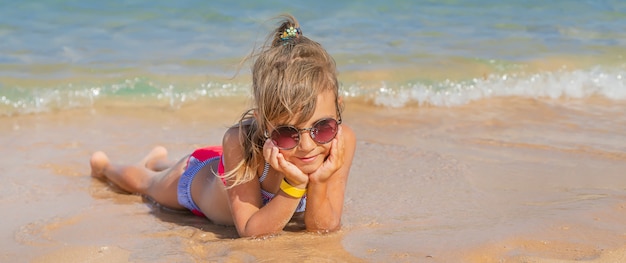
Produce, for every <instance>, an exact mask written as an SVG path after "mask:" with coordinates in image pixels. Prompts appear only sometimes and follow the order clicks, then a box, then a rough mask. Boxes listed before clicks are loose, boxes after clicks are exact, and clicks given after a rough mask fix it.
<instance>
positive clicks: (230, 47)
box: [0, 0, 626, 115]
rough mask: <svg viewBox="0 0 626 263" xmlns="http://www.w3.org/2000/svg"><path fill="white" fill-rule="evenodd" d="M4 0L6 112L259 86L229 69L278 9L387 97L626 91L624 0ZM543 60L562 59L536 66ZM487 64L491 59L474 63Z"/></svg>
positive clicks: (415, 100)
mask: <svg viewBox="0 0 626 263" xmlns="http://www.w3.org/2000/svg"><path fill="white" fill-rule="evenodd" d="M0 6H2V8H1V9H0V38H1V39H2V41H1V43H0V114H2V115H14V114H24V113H37V112H46V111H49V110H59V109H61V110H62V109H67V108H75V107H91V106H92V105H93V103H94V102H97V101H98V100H104V99H117V98H123V99H134V98H143V99H146V98H148V99H150V98H153V99H158V100H163V99H166V100H169V101H171V105H172V107H179V106H180V105H181V104H183V105H184V103H185V102H186V101H189V100H195V99H201V98H204V97H219V96H245V95H246V94H247V87H248V83H247V82H246V81H245V80H243V81H241V80H238V81H229V80H228V79H227V78H228V77H230V76H233V75H234V74H235V72H236V66H237V64H238V62H239V61H240V59H241V58H243V57H244V56H245V55H246V54H248V53H249V52H250V51H251V49H252V48H253V47H254V45H255V43H259V42H261V41H263V40H264V37H265V34H266V32H269V31H270V29H271V28H272V27H273V26H274V25H275V23H274V21H272V20H270V18H272V17H274V16H276V15H278V14H280V13H284V12H289V13H292V14H294V15H295V16H296V17H297V18H299V20H300V21H301V24H302V29H303V31H304V33H305V34H306V35H307V36H309V37H311V38H313V39H315V40H317V41H318V42H320V43H322V44H323V45H324V46H325V47H326V48H327V49H328V51H329V52H330V53H331V54H332V55H333V56H335V58H336V59H337V62H338V65H339V70H340V72H342V73H348V74H345V75H346V76H348V77H346V78H345V79H342V83H343V86H342V89H343V90H344V94H345V95H346V96H349V97H356V98H363V99H365V100H368V101H371V102H372V103H373V104H375V105H382V106H392V107H404V106H406V105H411V104H419V105H435V106H453V105H462V104H465V103H468V102H470V101H474V100H480V99H483V98H487V97H493V96H525V97H549V98H559V97H574V98H578V97H583V98H584V97H588V96H594V95H600V96H604V97H607V98H609V99H611V100H623V99H626V84H624V83H625V80H624V78H626V66H625V65H626V61H625V59H624V57H623V56H622V55H621V54H626V53H625V51H626V48H624V47H626V2H624V1H617V0H615V1H612V0H606V1H564V0H560V1H538V0H532V1H489V0H482V1H481V0H475V1H469V0H466V1H461V0H458V1H454V0H448V1H400V0H398V1H385V2H382V1H328V0H322V1H315V2H293V1H277V0H272V1H260V2H259V1H198V0H196V1H163V0H158V1H143V0H138V1H123V2H122V1H116V2H110V1H71V0H54V1H52V0H49V1H37V2H31V1H0ZM535 64H550V65H553V66H552V67H539V69H538V70H530V69H529V68H531V67H532V65H535ZM480 67H482V68H486V69H487V70H486V71H485V70H483V71H484V72H483V73H479V72H478V70H477V71H476V72H473V71H472V70H474V69H476V68H480ZM428 68H433V70H435V71H436V72H437V74H430V72H428V71H424V70H423V69H428ZM398 69H406V70H405V72H403V73H402V74H390V75H385V77H381V78H380V79H376V80H374V81H372V80H368V81H361V80H360V79H359V78H358V77H349V76H351V75H350V74H349V73H359V72H370V71H375V72H396V71H398ZM244 71H245V70H244ZM244 74H245V72H244ZM435 75H436V76H435ZM448 75H449V76H450V77H447V76H448ZM342 76H344V75H342ZM357 76H358V74H357Z"/></svg>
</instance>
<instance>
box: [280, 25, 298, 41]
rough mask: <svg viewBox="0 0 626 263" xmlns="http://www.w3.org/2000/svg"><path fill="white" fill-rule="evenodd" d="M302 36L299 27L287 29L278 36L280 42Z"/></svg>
mask: <svg viewBox="0 0 626 263" xmlns="http://www.w3.org/2000/svg"><path fill="white" fill-rule="evenodd" d="M301 35H302V30H300V28H299V27H295V28H294V27H289V28H286V29H285V31H284V32H283V33H282V34H280V40H282V41H287V40H289V39H293V38H298V37H299V36H301Z"/></svg>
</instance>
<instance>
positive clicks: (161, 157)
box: [142, 146, 171, 171]
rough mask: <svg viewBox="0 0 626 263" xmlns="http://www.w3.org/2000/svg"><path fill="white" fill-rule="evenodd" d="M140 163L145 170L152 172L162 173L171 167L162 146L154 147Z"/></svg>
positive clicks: (165, 150)
mask: <svg viewBox="0 0 626 263" xmlns="http://www.w3.org/2000/svg"><path fill="white" fill-rule="evenodd" d="M142 163H144V165H145V166H146V168H148V169H150V170H153V171H163V170H165V169H167V168H169V167H170V166H171V163H170V162H169V160H168V159H167V149H165V147H163V146H156V147H154V148H153V149H152V151H150V153H148V155H146V157H144V158H143V160H142Z"/></svg>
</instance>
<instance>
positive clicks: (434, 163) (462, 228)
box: [0, 98, 626, 262]
mask: <svg viewBox="0 0 626 263" xmlns="http://www.w3.org/2000/svg"><path fill="white" fill-rule="evenodd" d="M208 105H210V107H211V110H210V111H207V110H202V109H205V108H206V107H207V106H208ZM233 105H237V106H235V107H234V106H233ZM625 106H626V105H624V104H620V103H615V102H611V103H607V102H606V101H604V100H602V99H592V98H590V99H586V100H585V101H576V100H571V101H558V103H557V101H549V100H546V101H541V100H533V99H519V98H510V99H506V98H504V99H491V100H483V101H481V102H480V103H472V104H469V105H466V106H462V107H453V108H444V107H420V108H410V107H405V108H402V109H389V108H382V107H375V106H372V105H369V104H367V103H361V102H358V101H348V106H347V108H346V114H345V123H346V124H347V125H351V126H352V128H353V129H354V130H355V131H356V133H357V137H358V150H357V156H356V158H355V161H354V166H353V169H352V172H351V175H350V176H351V177H350V181H349V184H348V191H347V193H346V203H345V213H344V217H343V228H342V230H341V231H339V232H337V233H332V234H326V235H319V234H313V233H303V232H301V231H298V230H297V229H298V227H297V226H293V227H292V228H290V229H287V231H285V233H284V234H282V235H279V236H275V237H269V238H264V239H239V238H237V235H236V231H235V230H234V228H232V227H225V226H218V225H214V224H212V223H210V222H208V221H207V220H205V219H203V218H198V217H195V216H193V215H190V214H186V213H177V212H172V211H167V210H165V209H163V208H160V207H158V206H155V205H154V204H153V203H152V202H150V200H146V199H145V198H142V197H141V196H137V195H128V194H125V193H122V192H120V191H119V190H118V189H116V188H114V187H111V186H110V185H107V184H105V183H103V182H100V181H98V180H93V179H92V178H90V177H89V166H88V159H89V156H90V154H91V153H92V152H93V151H96V150H104V151H106V152H108V153H109V154H110V156H111V158H114V159H115V160H120V161H124V162H128V163H131V162H134V161H137V160H138V158H139V157H140V156H142V155H143V154H144V153H145V152H146V151H148V150H149V149H150V148H151V147H153V146H154V145H157V144H158V145H163V146H166V147H167V148H168V149H169V151H170V156H171V157H172V158H178V157H180V156H183V155H184V154H186V153H188V152H189V151H190V150H192V149H194V148H195V147H198V146H202V145H210V144H218V143H219V142H220V140H221V134H222V132H223V131H224V129H225V127H227V126H228V125H229V124H231V123H232V122H233V121H234V120H235V119H236V118H237V117H238V115H239V114H240V113H241V111H242V110H243V109H244V108H245V107H246V102H245V101H244V100H241V99H236V100H233V101H226V100H223V99H222V100H219V101H218V100H203V101H199V102H197V103H194V104H190V105H188V106H185V107H183V108H181V109H179V110H175V111H174V110H171V109H168V108H167V107H160V106H158V105H157V106H153V107H134V106H119V105H116V106H115V107H113V106H112V105H110V104H109V105H107V104H106V103H101V104H100V105H95V106H94V108H92V109H77V110H66V111H63V112H52V113H47V114H36V115H22V116H13V117H2V118H0V124H1V125H0V132H1V133H2V134H3V136H2V137H1V139H0V140H1V144H2V145H3V146H2V148H1V149H2V150H0V152H1V153H2V156H3V158H2V159H0V162H1V163H0V173H1V176H2V178H3V181H4V182H5V183H3V184H2V186H0V197H1V198H0V209H1V210H2V211H4V212H3V215H4V216H3V220H2V221H3V224H1V226H0V230H1V231H0V233H2V237H1V239H0V247H2V249H1V250H0V261H2V262H194V261H195V262H216V261H218V262H223V261H226V262H258V261H272V262H274V261H278V262H293V261H304V262H388V261H395V262H573V261H576V262H579V261H583V262H620V261H623V260H625V259H626V232H625V229H626V192H625V189H626V180H624V177H623V176H624V172H625V171H626V130H625V129H624V127H626V117H625V116H624V114H623V109H624V108H625ZM590 107H591V108H593V111H589V108H590ZM583 108H584V109H583ZM581 112H596V113H598V114H597V115H596V116H585V115H584V114H580V113H581ZM589 118H594V122H590V121H589Z"/></svg>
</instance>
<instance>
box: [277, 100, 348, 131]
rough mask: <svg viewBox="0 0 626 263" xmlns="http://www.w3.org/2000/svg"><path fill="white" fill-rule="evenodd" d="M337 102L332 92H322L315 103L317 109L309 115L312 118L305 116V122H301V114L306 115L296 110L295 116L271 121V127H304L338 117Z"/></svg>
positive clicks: (286, 116)
mask: <svg viewBox="0 0 626 263" xmlns="http://www.w3.org/2000/svg"><path fill="white" fill-rule="evenodd" d="M337 111H338V109H337V102H336V98H335V95H334V93H333V92H332V91H327V92H322V93H320V94H318V96H317V100H316V103H315V109H314V111H313V112H311V113H308V114H307V115H310V117H308V118H307V117H306V116H305V118H306V119H305V120H304V121H299V120H301V119H303V118H301V117H302V116H301V114H305V113H304V112H302V111H301V110H294V111H293V113H294V114H293V115H285V116H282V117H280V118H277V119H275V120H270V123H269V126H270V127H275V126H280V125H293V126H303V125H307V124H312V123H314V122H316V121H318V120H321V119H324V118H329V117H330V118H332V117H337V116H336V115H337Z"/></svg>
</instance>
